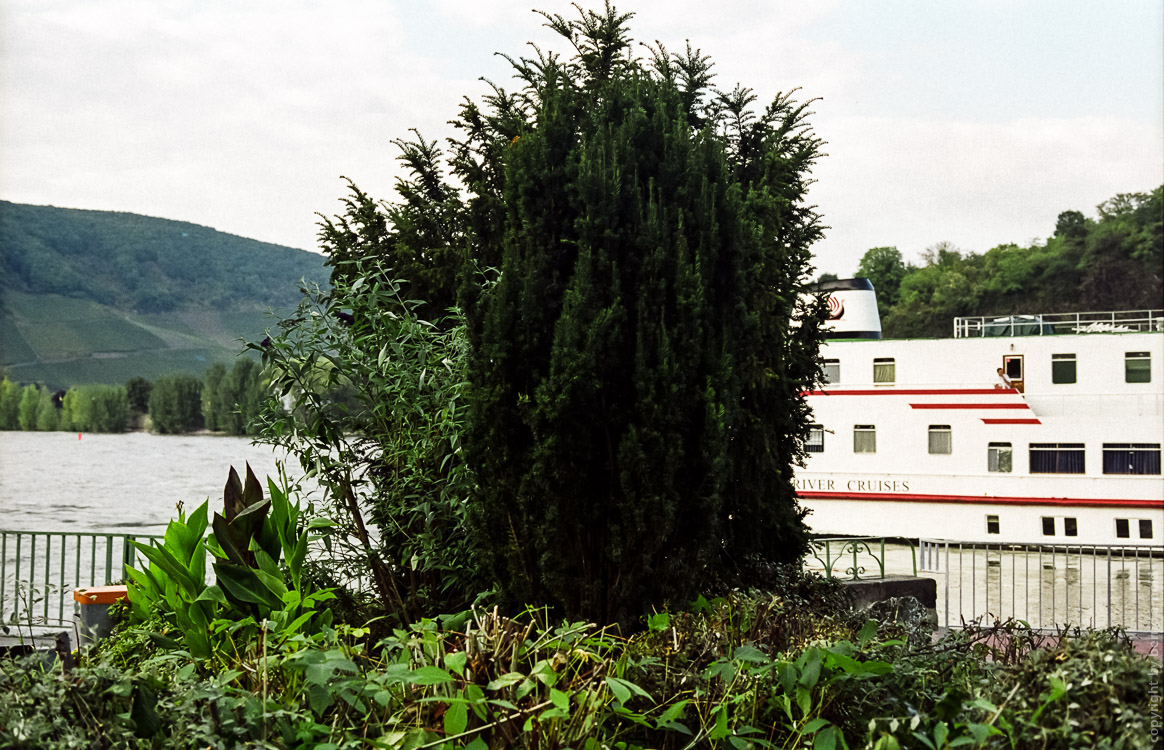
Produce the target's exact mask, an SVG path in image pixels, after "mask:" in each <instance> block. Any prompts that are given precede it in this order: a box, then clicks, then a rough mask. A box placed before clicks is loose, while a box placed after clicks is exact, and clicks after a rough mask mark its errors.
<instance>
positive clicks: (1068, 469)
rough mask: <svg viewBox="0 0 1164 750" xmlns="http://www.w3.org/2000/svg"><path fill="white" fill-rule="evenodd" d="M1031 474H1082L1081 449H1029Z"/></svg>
mask: <svg viewBox="0 0 1164 750" xmlns="http://www.w3.org/2000/svg"><path fill="white" fill-rule="evenodd" d="M1031 473H1032V474H1082V473H1084V463H1083V449H1082V448H1078V449H1064V448H1059V449H1053V448H1039V449H1036V448H1032V449H1031Z"/></svg>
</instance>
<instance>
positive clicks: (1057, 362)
mask: <svg viewBox="0 0 1164 750" xmlns="http://www.w3.org/2000/svg"><path fill="white" fill-rule="evenodd" d="M1051 382H1052V383H1074V382H1075V355H1074V354H1052V355H1051Z"/></svg>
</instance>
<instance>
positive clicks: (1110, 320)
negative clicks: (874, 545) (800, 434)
mask: <svg viewBox="0 0 1164 750" xmlns="http://www.w3.org/2000/svg"><path fill="white" fill-rule="evenodd" d="M820 290H821V291H826V292H828V293H829V295H830V298H829V306H830V313H831V317H832V321H831V323H830V327H831V331H830V333H829V336H830V338H829V340H828V341H827V342H826V344H825V345H824V346H823V347H822V349H821V356H822V357H823V359H824V362H825V371H826V379H827V381H828V382H827V384H826V385H825V386H823V387H822V388H821V389H820V390H817V391H813V392H811V393H809V394H807V398H808V403H809V405H810V406H811V407H812V409H813V414H814V421H815V424H814V425H813V427H812V433H811V434H812V437H811V440H810V445H809V454H808V460H807V463H806V466H804V467H803V468H798V469H797V471H796V477H795V482H796V487H797V491H798V494H799V495H800V497H801V500H802V503H803V504H804V505H805V506H806V507H807V508H809V509H810V510H811V511H812V512H811V514H810V515H809V516H808V518H807V523H808V525H809V527H810V528H811V529H812V531H813V533H815V534H818V535H833V534H838V535H839V534H845V535H859V536H886V537H908V538H940V539H955V540H960V541H967V542H976V543H990V544H994V543H1028V544H1029V543H1035V544H1068V545H1071V546H1075V545H1129V546H1130V545H1161V546H1164V477H1162V476H1161V472H1160V448H1161V443H1162V442H1164V312H1162V311H1160V310H1153V311H1134V312H1133V311H1127V312H1118V313H1082V314H1077V315H1076V314H1070V315H1066V314H1056V315H1029V316H1011V317H1001V318H958V319H956V320H955V324H954V331H953V333H954V336H953V338H946V339H896V340H893V339H882V338H881V326H880V322H879V318H878V315H877V303H876V297H875V292H874V290H873V286H872V284H871V283H870V282H869V281H868V280H866V279H849V280H842V281H835V282H826V283H825V284H824V285H822V286H821V287H820ZM999 368H1001V369H1002V373H1003V376H1005V380H1004V379H1003V377H1000V375H999V374H998V370H999Z"/></svg>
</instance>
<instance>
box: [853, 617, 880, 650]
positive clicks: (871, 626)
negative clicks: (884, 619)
mask: <svg viewBox="0 0 1164 750" xmlns="http://www.w3.org/2000/svg"><path fill="white" fill-rule="evenodd" d="M875 635H877V621H876V620H866V621H865V624H864V625H863V626H862V627H861V632H859V633H857V643H859V644H861V645H862V646H864V645H865V644H866V643H868V642H869V641H871V640H873V636H875Z"/></svg>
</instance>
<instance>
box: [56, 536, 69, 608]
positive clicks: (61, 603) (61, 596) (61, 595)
mask: <svg viewBox="0 0 1164 750" xmlns="http://www.w3.org/2000/svg"><path fill="white" fill-rule="evenodd" d="M67 546H68V543H67V542H66V541H65V534H64V532H61V590H60V591H59V592H57V593H58V596H57V619H58V620H61V621H64V619H65V547H67Z"/></svg>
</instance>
